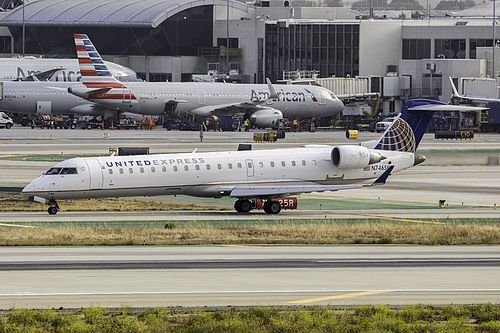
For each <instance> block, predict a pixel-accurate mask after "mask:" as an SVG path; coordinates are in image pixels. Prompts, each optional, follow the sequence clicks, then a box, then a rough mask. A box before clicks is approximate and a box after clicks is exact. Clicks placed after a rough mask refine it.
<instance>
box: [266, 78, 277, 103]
mask: <svg viewBox="0 0 500 333" xmlns="http://www.w3.org/2000/svg"><path fill="white" fill-rule="evenodd" d="M266 82H267V88H268V89H269V99H277V98H278V94H277V93H276V89H274V86H273V84H272V83H271V80H269V78H268V77H266Z"/></svg>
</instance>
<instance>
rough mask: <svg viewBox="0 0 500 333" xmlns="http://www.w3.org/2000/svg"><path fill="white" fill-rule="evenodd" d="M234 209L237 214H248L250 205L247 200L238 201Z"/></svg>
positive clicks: (250, 208)
mask: <svg viewBox="0 0 500 333" xmlns="http://www.w3.org/2000/svg"><path fill="white" fill-rule="evenodd" d="M234 209H236V211H237V212H238V213H248V212H249V211H251V210H252V203H251V202H250V200H248V199H238V200H237V201H236V202H235V203H234Z"/></svg>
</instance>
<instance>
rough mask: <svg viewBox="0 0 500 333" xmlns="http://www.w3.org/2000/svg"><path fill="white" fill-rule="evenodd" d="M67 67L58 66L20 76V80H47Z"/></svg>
mask: <svg viewBox="0 0 500 333" xmlns="http://www.w3.org/2000/svg"><path fill="white" fill-rule="evenodd" d="M65 69H66V68H65V67H56V68H52V69H49V70H46V71H43V72H40V73H38V74H33V75H28V76H25V77H23V78H19V81H47V80H48V79H50V78H51V77H52V76H53V75H54V74H55V73H57V72H59V71H62V70H65Z"/></svg>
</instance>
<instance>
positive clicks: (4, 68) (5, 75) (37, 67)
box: [0, 56, 142, 82]
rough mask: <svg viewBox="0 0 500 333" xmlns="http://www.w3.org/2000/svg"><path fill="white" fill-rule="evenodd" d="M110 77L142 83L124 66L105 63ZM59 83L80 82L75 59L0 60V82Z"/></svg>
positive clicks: (34, 58)
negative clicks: (46, 81)
mask: <svg viewBox="0 0 500 333" xmlns="http://www.w3.org/2000/svg"><path fill="white" fill-rule="evenodd" d="M104 63H105V64H106V66H107V67H108V68H109V71H110V72H111V75H113V77H114V78H116V79H117V80H119V81H123V82H127V81H142V80H140V79H139V78H137V73H136V72H134V71H133V70H131V69H130V68H127V67H125V66H122V65H119V64H116V63H113V62H109V61H105V62H104ZM12 80H16V81H43V80H50V81H59V82H77V81H80V80H81V76H80V67H79V66H78V60H77V59H49V58H36V57H29V56H28V57H18V58H0V81H12Z"/></svg>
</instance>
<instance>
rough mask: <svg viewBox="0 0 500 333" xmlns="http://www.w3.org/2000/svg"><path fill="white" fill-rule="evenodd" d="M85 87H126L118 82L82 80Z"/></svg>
mask: <svg viewBox="0 0 500 333" xmlns="http://www.w3.org/2000/svg"><path fill="white" fill-rule="evenodd" d="M83 84H84V85H85V87H87V88H127V87H125V86H124V85H123V84H121V83H118V82H102V83H101V82H84V83H83Z"/></svg>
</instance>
